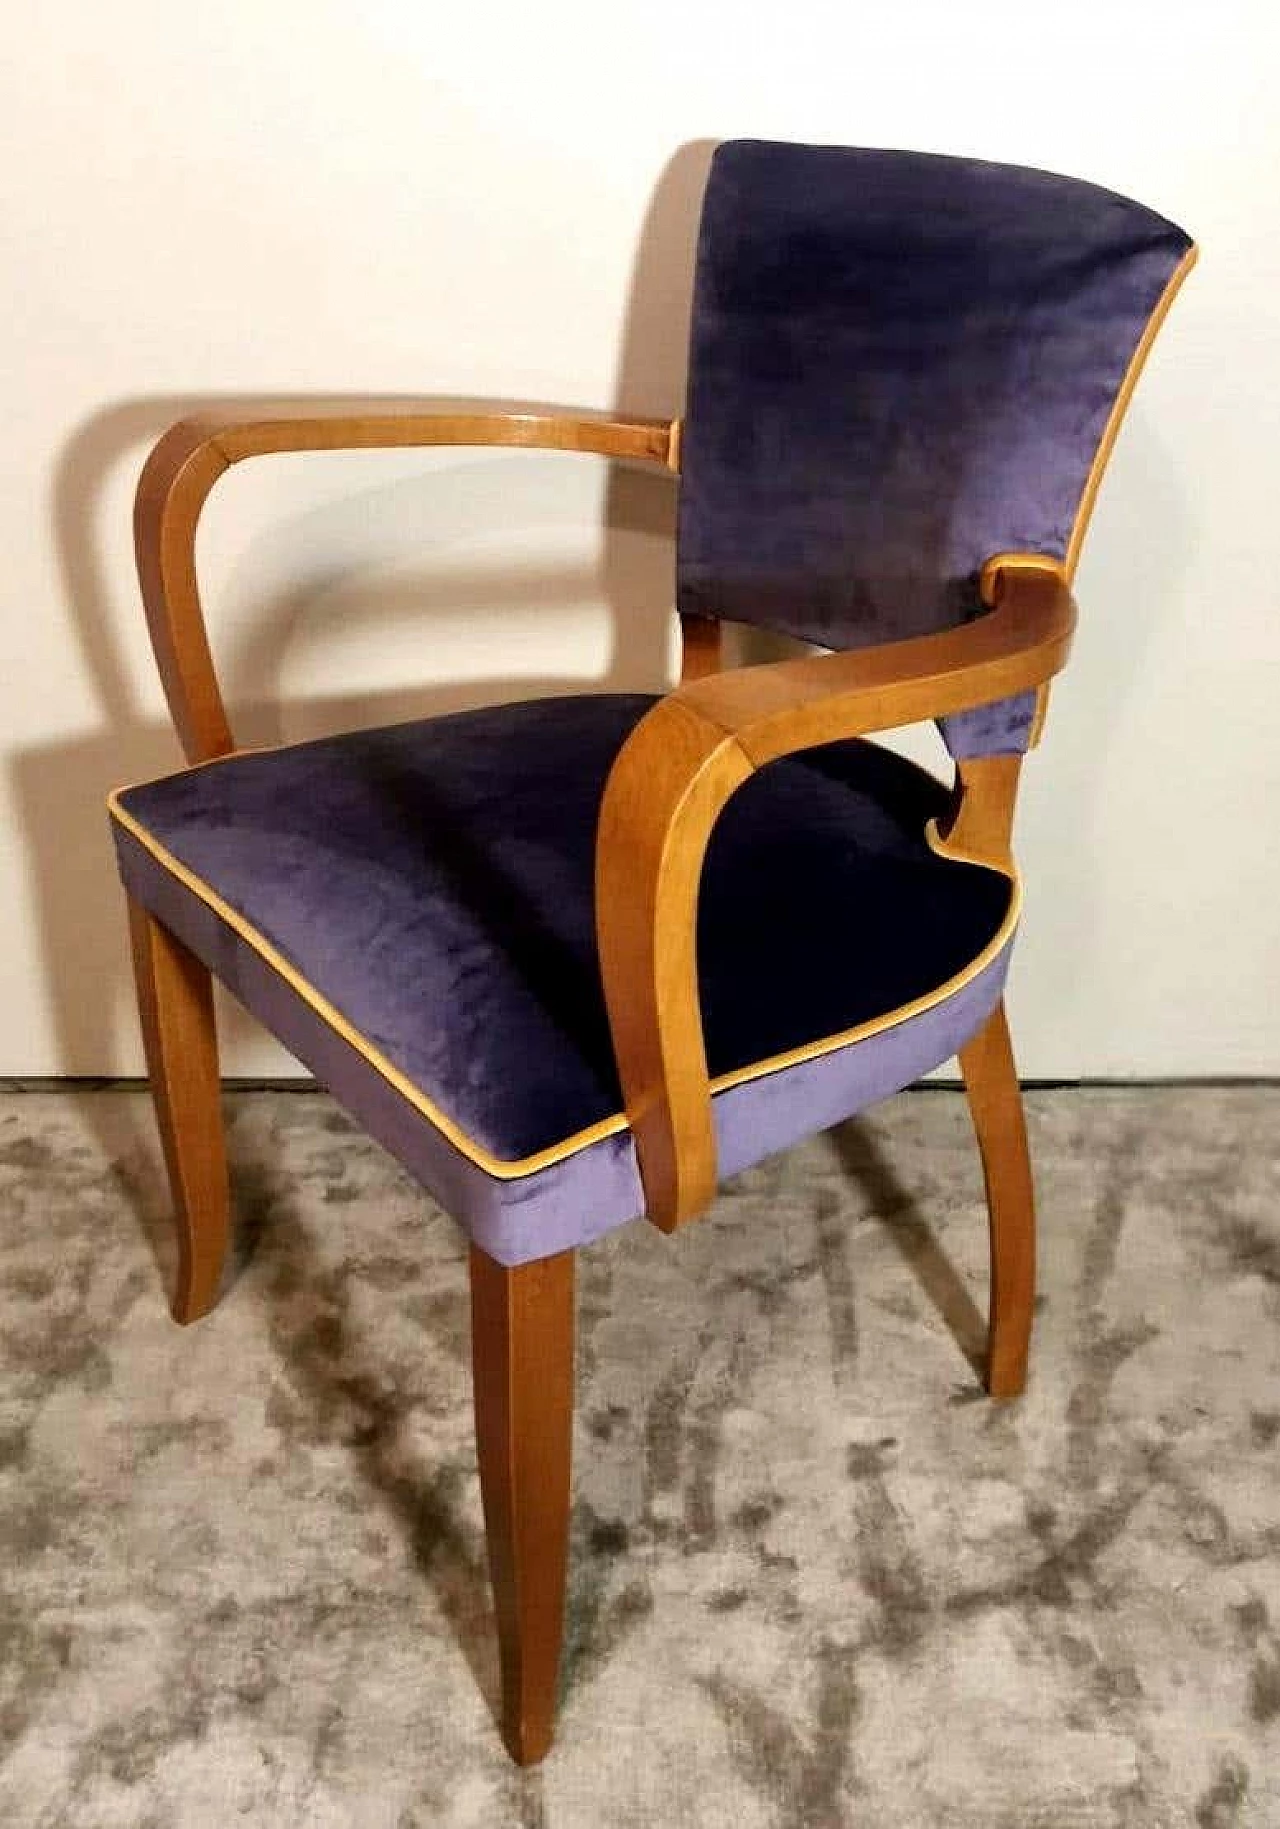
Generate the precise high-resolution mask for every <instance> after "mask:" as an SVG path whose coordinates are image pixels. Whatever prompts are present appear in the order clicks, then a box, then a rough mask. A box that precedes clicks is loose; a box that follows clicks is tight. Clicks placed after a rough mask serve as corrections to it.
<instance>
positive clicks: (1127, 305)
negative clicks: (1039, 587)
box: [678, 140, 1190, 754]
mask: <svg viewBox="0 0 1280 1829" xmlns="http://www.w3.org/2000/svg"><path fill="white" fill-rule="evenodd" d="M1189 246H1190V241H1189V238H1188V237H1187V235H1186V234H1185V233H1184V232H1183V231H1182V230H1181V229H1180V228H1178V227H1176V225H1175V224H1173V223H1171V222H1168V221H1166V220H1165V218H1164V217H1163V216H1159V215H1157V214H1156V213H1155V212H1154V211H1153V210H1149V209H1146V208H1144V207H1143V206H1142V205H1141V204H1138V203H1134V202H1131V201H1130V200H1129V199H1128V198H1125V197H1120V196H1116V195H1115V194H1113V193H1112V192H1110V191H1106V190H1101V189H1099V188H1098V187H1097V186H1096V185H1092V184H1086V183H1082V182H1081V181H1080V180H1078V179H1074V178H1065V177H1059V176H1056V175H1054V174H1052V173H1049V172H1042V171H1030V170H1025V169H1023V168H1021V167H1018V166H1009V165H994V164H988V163H986V162H984V161H981V160H976V159H955V158H944V157H939V156H936V155H930V154H924V153H910V152H888V151H866V150H858V149H854V148H849V147H839V146H792V145H782V144H776V143H772V142H767V141H756V140H742V141H734V142H730V143H728V144H726V145H724V146H722V147H720V149H719V150H718V151H717V153H716V155H715V159H714V161H713V164H712V169H711V176H710V180H709V183H708V186H707V192H706V200H705V203H704V206H703V213H702V224H701V230H700V235H699V243H698V267H697V278H696V285H695V294H694V306H693V324H692V337H691V345H690V377H689V395H688V407H687V417H686V422H685V430H684V441H683V454H682V478H681V489H680V521H679V570H678V577H679V603H680V608H681V609H682V610H685V611H693V612H696V613H698V614H701V615H706V616H727V617H731V618H735V619H737V620H740V621H744V622H753V623H763V624H766V625H768V626H770V627H772V628H776V629H781V630H785V631H786V632H787V633H789V634H792V635H798V636H802V637H804V638H806V639H807V640H810V641H816V642H820V643H822V644H824V645H825V646H827V647H834V648H845V647H857V646H862V645H866V644H870V643H873V642H879V641H895V640H900V639H902V638H904V637H907V636H911V635H920V634H926V633H930V632H932V631H935V630H938V629H943V628H948V627H953V626H955V625H956V624H958V623H960V622H962V621H964V620H965V619H966V618H967V617H969V616H971V615H972V614H974V613H975V611H976V610H977V609H978V607H979V599H978V589H977V586H978V574H979V571H980V569H981V567H982V565H983V563H984V562H985V561H986V560H987V559H988V558H990V557H991V556H992V554H994V553H997V552H1002V551H1010V550H1025V551H1030V552H1040V553H1048V554H1051V555H1053V556H1054V557H1057V558H1062V557H1063V556H1064V555H1065V554H1066V551H1067V546H1068V542H1069V540H1070V537H1071V530H1072V527H1073V524H1074V521H1075V517H1076V514H1077V511H1078V508H1079V504H1080V500H1081V495H1082V493H1083V491H1084V487H1085V483H1086V479H1087V477H1088V475H1089V470H1090V467H1091V465H1092V463H1093V459H1094V455H1095V453H1096V451H1097V449H1098V445H1099V441H1100V440H1101V438H1102V435H1103V432H1104V430H1105V427H1106V424H1107V420H1108V416H1109V414H1110V412H1111V408H1112V405H1113V403H1114V401H1115V398H1116V395H1117V393H1118V391H1119V389H1120V387H1121V384H1122V382H1123V380H1124V377H1125V374H1126V372H1127V370H1128V367H1129V363H1130V361H1131V359H1132V357H1133V354H1134V351H1135V349H1136V347H1137V345H1138V343H1139V340H1140V339H1141V336H1142V333H1143V331H1144V329H1145V328H1146V325H1147V322H1148V320H1149V318H1150V316H1151V314H1152V312H1153V310H1154V309H1155V307H1156V305H1157V303H1158V302H1159V299H1160V297H1161V294H1162V293H1163V291H1164V289H1165V287H1166V285H1167V284H1168V282H1169V280H1170V278H1171V276H1172V275H1173V272H1174V270H1175V268H1176V267H1177V265H1178V262H1179V261H1180V260H1181V259H1182V257H1183V255H1184V254H1185V253H1186V251H1187V249H1188V248H1189ZM1032 709H1033V707H1032V701H1031V700H1030V699H1029V698H1026V699H1023V700H1018V701H1012V702H1011V703H1010V705H1009V706H1008V707H1006V708H1003V709H998V710H995V711H986V710H983V711H979V712H977V713H968V712H966V713H962V714H961V715H960V716H959V717H957V718H951V719H948V720H946V722H945V725H944V734H945V735H946V737H947V740H948V742H949V743H950V744H951V746H952V748H953V751H954V752H955V753H956V754H969V753H984V752H985V753H989V752H992V751H996V750H1001V749H1015V750H1017V749H1023V748H1025V747H1026V739H1027V732H1028V730H1029V727H1030V723H1031V714H1032Z"/></svg>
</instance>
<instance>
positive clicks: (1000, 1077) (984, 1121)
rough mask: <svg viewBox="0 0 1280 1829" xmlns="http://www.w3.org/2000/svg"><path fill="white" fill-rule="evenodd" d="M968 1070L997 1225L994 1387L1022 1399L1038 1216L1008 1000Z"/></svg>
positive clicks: (963, 1054) (996, 1392) (990, 1367)
mask: <svg viewBox="0 0 1280 1829" xmlns="http://www.w3.org/2000/svg"><path fill="white" fill-rule="evenodd" d="M960 1068H961V1071H962V1072H963V1074H964V1085H965V1091H966V1092H967V1093H968V1095H969V1110H970V1111H971V1113H972V1114H973V1127H974V1129H975V1130H976V1131H977V1133H978V1148H979V1150H980V1152H981V1155H982V1172H983V1177H984V1179H985V1181H986V1185H987V1210H988V1213H989V1215H990V1222H991V1322H990V1334H989V1339H988V1347H987V1389H988V1391H989V1392H990V1393H991V1395H992V1396H993V1397H1016V1396H1017V1395H1018V1393H1019V1392H1020V1391H1021V1390H1022V1387H1023V1386H1024V1385H1025V1383H1026V1381H1027V1352H1028V1349H1029V1347H1030V1344H1031V1320H1032V1311H1033V1307H1034V1303H1035V1292H1036V1216H1035V1191H1034V1189H1033V1187H1032V1183H1031V1159H1030V1157H1029V1155H1028V1153H1027V1126H1026V1120H1025V1118H1024V1116H1023V1111H1022V1089H1021V1088H1020V1086H1019V1085H1018V1070H1017V1068H1016V1067H1015V1065H1014V1060H1013V1048H1012V1046H1011V1045H1010V1041H1009V1025H1008V1023H1007V1022H1006V1021H1005V1014H1004V1004H1003V1003H998V1004H997V1005H996V1007H995V1010H994V1011H993V1012H992V1014H991V1015H990V1016H989V1017H988V1019H987V1022H986V1024H985V1026H984V1027H983V1028H981V1029H979V1031H978V1033H977V1034H976V1035H975V1036H974V1037H973V1039H972V1041H970V1042H968V1043H966V1045H965V1046H964V1047H963V1048H962V1049H961V1050H960Z"/></svg>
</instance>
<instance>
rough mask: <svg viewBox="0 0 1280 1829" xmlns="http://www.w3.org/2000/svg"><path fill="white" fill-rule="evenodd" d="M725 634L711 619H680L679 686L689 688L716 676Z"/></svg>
mask: <svg viewBox="0 0 1280 1829" xmlns="http://www.w3.org/2000/svg"><path fill="white" fill-rule="evenodd" d="M723 635H724V630H723V628H722V626H721V624H720V623H718V622H717V621H716V619H715V618H714V617H713V616H685V615H682V616H681V618H680V683H681V685H682V686H687V685H690V684H691V683H692V682H693V681H694V680H704V679H706V677H707V675H708V674H710V673H719V671H720V669H721V666H722V665H723V653H724V642H723Z"/></svg>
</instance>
